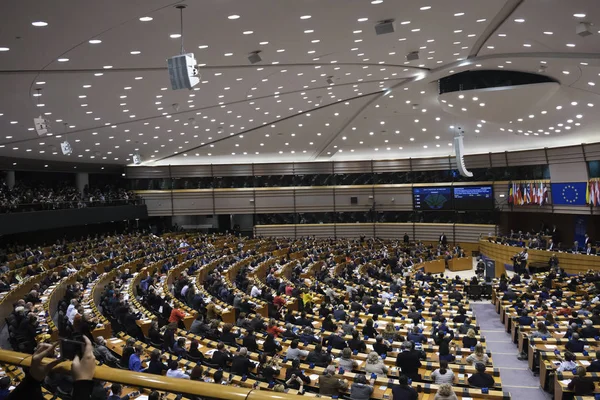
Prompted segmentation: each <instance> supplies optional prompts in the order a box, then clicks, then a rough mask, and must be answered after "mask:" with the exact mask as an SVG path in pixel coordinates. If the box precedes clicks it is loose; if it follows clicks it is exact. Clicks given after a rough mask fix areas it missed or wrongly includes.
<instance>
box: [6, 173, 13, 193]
mask: <svg viewBox="0 0 600 400" xmlns="http://www.w3.org/2000/svg"><path fill="white" fill-rule="evenodd" d="M6 186H8V188H9V189H12V188H13V187H15V171H6Z"/></svg>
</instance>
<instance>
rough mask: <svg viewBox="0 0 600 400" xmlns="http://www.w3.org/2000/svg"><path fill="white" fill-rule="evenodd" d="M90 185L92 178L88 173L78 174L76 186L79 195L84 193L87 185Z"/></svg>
mask: <svg viewBox="0 0 600 400" xmlns="http://www.w3.org/2000/svg"><path fill="white" fill-rule="evenodd" d="M89 183H90V177H89V175H88V173H87V172H78V173H77V174H76V175H75V184H76V185H77V189H78V190H79V193H83V188H84V187H85V185H88V184H89Z"/></svg>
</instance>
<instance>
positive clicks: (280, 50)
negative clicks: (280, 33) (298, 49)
mask: <svg viewBox="0 0 600 400" xmlns="http://www.w3.org/2000/svg"><path fill="white" fill-rule="evenodd" d="M284 51H285V49H278V50H277V52H278V53H283V52H284Z"/></svg>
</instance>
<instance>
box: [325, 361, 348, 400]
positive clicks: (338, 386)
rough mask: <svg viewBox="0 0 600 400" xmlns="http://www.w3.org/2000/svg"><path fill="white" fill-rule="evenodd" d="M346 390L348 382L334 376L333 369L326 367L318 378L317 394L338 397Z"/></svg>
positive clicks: (332, 367)
mask: <svg viewBox="0 0 600 400" xmlns="http://www.w3.org/2000/svg"><path fill="white" fill-rule="evenodd" d="M347 388H348V382H347V381H346V380H344V379H340V378H338V377H337V376H335V367H334V366H333V365H330V366H328V367H327V368H326V369H325V372H324V373H323V375H321V376H319V394H321V395H325V396H339V395H341V394H342V393H343V392H345V391H346V389H347Z"/></svg>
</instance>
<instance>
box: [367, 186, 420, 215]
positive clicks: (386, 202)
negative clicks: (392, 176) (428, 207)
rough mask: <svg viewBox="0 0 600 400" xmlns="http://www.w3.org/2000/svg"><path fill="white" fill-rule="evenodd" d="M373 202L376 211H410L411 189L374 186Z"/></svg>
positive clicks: (411, 203)
mask: <svg viewBox="0 0 600 400" xmlns="http://www.w3.org/2000/svg"><path fill="white" fill-rule="evenodd" d="M375 201H376V202H377V204H376V210H378V211H412V209H413V200H412V188H411V187H410V186H409V185H382V186H376V187H375Z"/></svg>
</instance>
